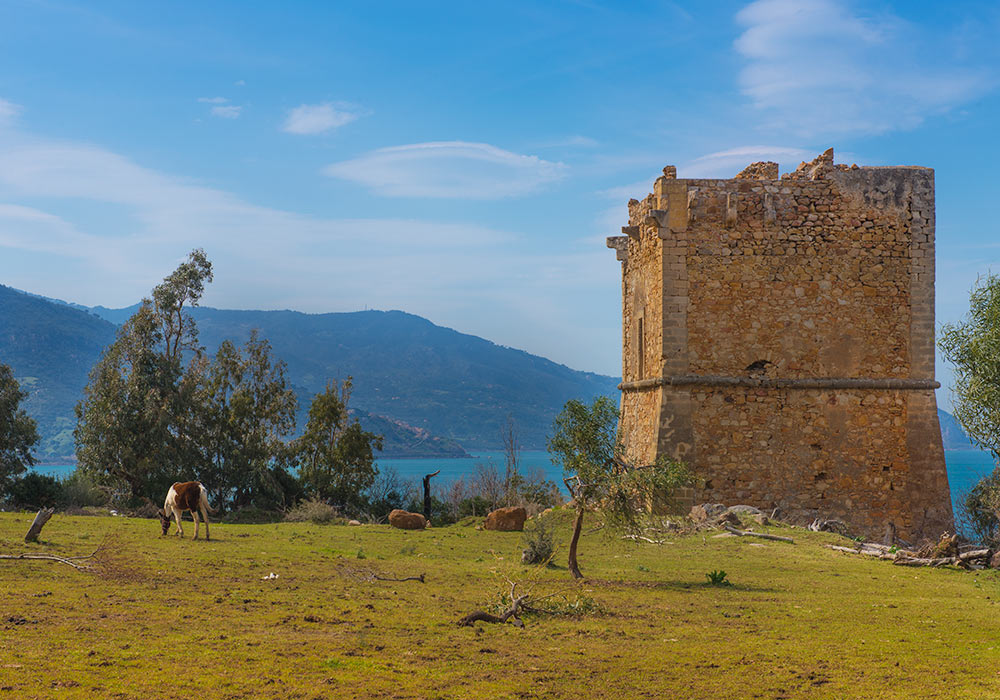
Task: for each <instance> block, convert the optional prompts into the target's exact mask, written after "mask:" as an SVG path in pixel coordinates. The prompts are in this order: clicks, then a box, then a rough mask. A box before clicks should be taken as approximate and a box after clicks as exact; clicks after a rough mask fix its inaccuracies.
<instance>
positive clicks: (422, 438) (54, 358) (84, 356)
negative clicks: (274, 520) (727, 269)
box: [0, 287, 617, 462]
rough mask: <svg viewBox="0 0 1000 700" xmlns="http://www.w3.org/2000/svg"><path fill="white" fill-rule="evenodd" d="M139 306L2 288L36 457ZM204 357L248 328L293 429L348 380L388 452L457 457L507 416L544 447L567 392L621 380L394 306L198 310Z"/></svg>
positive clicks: (589, 392) (2, 320)
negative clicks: (336, 382) (332, 386)
mask: <svg viewBox="0 0 1000 700" xmlns="http://www.w3.org/2000/svg"><path fill="white" fill-rule="evenodd" d="M134 310H135V307H130V308H127V309H106V308H103V307H96V308H94V309H92V310H90V312H87V311H84V310H81V309H80V308H79V307H77V306H76V305H73V304H70V303H67V302H62V301H58V300H50V299H45V298H43V297H38V296H34V295H30V294H25V293H21V292H19V291H17V290H14V289H11V288H8V287H0V362H6V363H8V364H10V365H11V366H12V367H13V368H14V373H15V376H17V377H18V378H19V380H21V381H22V382H23V383H24V385H25V388H26V389H27V390H28V391H29V392H30V393H31V398H30V399H29V402H28V410H29V412H30V413H31V414H32V415H33V416H34V417H35V418H36V420H38V421H39V426H40V431H41V433H42V435H43V443H42V445H41V449H40V450H39V456H40V457H41V458H42V459H43V460H45V461H48V462H60V461H66V460H68V459H70V458H71V457H72V453H73V440H72V430H73V425H74V415H73V406H74V405H75V404H76V402H77V401H78V400H79V398H80V396H81V391H82V389H83V387H84V386H85V385H86V382H87V375H88V373H89V371H90V368H91V367H92V366H93V365H94V363H95V362H97V360H98V358H99V357H100V354H101V351H102V350H103V348H104V347H106V346H107V344H109V343H111V342H112V341H113V339H114V332H115V326H116V325H117V324H119V323H121V322H122V321H124V320H125V319H127V318H128V317H129V316H130V315H131V314H132V313H133V312H134ZM194 315H195V317H196V319H197V321H198V327H199V329H200V331H201V341H202V343H204V344H205V345H206V347H207V348H208V350H209V351H210V352H214V350H215V349H216V348H217V347H218V346H219V344H220V343H221V342H222V340H224V339H227V338H228V339H231V340H233V341H235V342H238V343H241V342H243V341H244V340H245V339H246V338H247V337H248V336H249V334H250V330H251V329H253V328H259V329H260V331H261V335H262V336H263V337H265V338H267V339H268V340H270V342H271V344H272V346H273V348H274V351H275V354H276V355H277V356H278V357H280V358H282V359H283V360H285V362H286V363H287V364H288V377H289V381H290V383H291V384H292V385H293V387H295V389H296V393H297V394H298V396H299V401H300V412H299V413H300V415H299V419H300V420H299V423H300V427H301V426H302V425H304V420H305V412H306V410H307V409H308V405H309V401H310V400H311V398H312V395H313V394H315V393H317V392H319V391H322V390H323V388H324V387H325V385H326V383H327V381H329V380H331V379H334V378H336V379H344V378H346V377H347V376H349V375H350V376H353V377H354V393H353V396H352V400H351V405H352V406H353V407H354V409H355V411H356V415H357V416H358V417H359V419H360V420H361V423H362V425H364V426H365V428H366V429H368V430H371V431H373V432H377V433H380V434H383V435H385V438H386V450H385V452H384V453H383V454H385V455H386V456H427V457H430V456H437V457H441V456H462V455H464V454H465V452H464V449H471V448H496V447H499V445H500V428H501V425H502V424H503V423H504V422H505V421H506V418H507V415H508V414H510V415H511V416H513V418H514V420H515V421H516V422H517V425H518V429H519V431H520V439H521V442H522V445H523V447H524V448H526V449H531V448H542V447H544V445H545V439H546V436H547V434H548V431H549V429H550V427H551V424H552V419H553V417H554V416H555V413H556V412H557V411H558V410H559V409H560V408H561V407H562V405H563V403H565V401H566V400H567V399H569V398H581V399H586V400H589V399H591V398H593V397H594V396H597V395H600V394H608V395H612V396H614V395H616V394H617V389H616V384H617V379H615V378H613V377H604V376H601V375H597V374H590V373H586V372H578V371H575V370H572V369H570V368H568V367H565V366H563V365H559V364H557V363H554V362H551V361H549V360H546V359H545V358H541V357H537V356H535V355H531V354H529V353H526V352H523V351H521V350H515V349H512V348H506V347H503V346H499V345H496V344H494V343H491V342H489V341H487V340H483V339H482V338H477V337H475V336H471V335H466V334H463V333H458V332H456V331H453V330H451V329H448V328H442V327H440V326H436V325H434V324H433V323H431V322H430V321H427V320H426V319H423V318H420V317H419V316H414V315H412V314H407V313H403V312H400V311H390V312H382V311H366V312H356V313H341V314H303V313H298V312H294V311H225V310H219V309H210V308H197V309H194Z"/></svg>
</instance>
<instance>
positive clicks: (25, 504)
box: [7, 472, 62, 509]
mask: <svg viewBox="0 0 1000 700" xmlns="http://www.w3.org/2000/svg"><path fill="white" fill-rule="evenodd" d="M7 498H8V500H9V501H10V502H11V504H12V505H14V506H15V507H18V508H31V509H35V508H51V507H54V506H57V505H59V504H60V502H61V500H62V485H61V484H60V483H59V480H58V479H56V478H55V477H54V476H48V475H46V474H39V473H38V472H28V473H27V474H25V475H24V476H22V477H21V478H20V479H15V480H14V482H13V483H12V484H11V485H10V488H9V489H8V490H7Z"/></svg>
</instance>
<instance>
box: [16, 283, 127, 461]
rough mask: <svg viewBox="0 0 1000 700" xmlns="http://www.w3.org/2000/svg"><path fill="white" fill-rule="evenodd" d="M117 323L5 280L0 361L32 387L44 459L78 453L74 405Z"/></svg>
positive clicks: (29, 404) (31, 407)
mask: <svg viewBox="0 0 1000 700" xmlns="http://www.w3.org/2000/svg"><path fill="white" fill-rule="evenodd" d="M114 339H115V326H114V325H113V324H111V323H108V322H107V321H105V320H104V319H101V318H98V317H97V316H94V315H93V314H89V313H87V312H85V311H81V310H79V309H76V308H73V307H71V306H69V305H66V304H58V303H53V302H51V301H48V300H46V299H43V298H42V297H37V296H33V295H29V294H24V293H22V292H19V291H17V290H14V289H11V288H10V287H4V286H2V285H0V362H3V363H5V364H8V365H10V366H11V368H12V369H13V370H14V376H15V377H17V380H18V381H19V382H20V383H21V387H22V388H23V389H25V390H26V391H27V392H28V393H29V398H28V400H27V402H26V406H25V407H26V409H27V411H28V413H29V414H31V416H32V417H33V418H34V419H35V420H36V421H37V422H38V430H39V433H40V434H41V436H42V443H41V445H40V447H39V449H38V451H37V455H38V457H39V458H40V459H42V460H44V461H49V462H60V461H65V460H67V459H70V458H71V457H72V455H73V428H74V427H75V426H76V418H75V416H74V414H73V407H74V406H75V405H76V403H77V401H79V400H80V397H81V396H82V393H83V387H84V386H86V385H87V375H88V373H89V372H90V368H91V367H93V366H94V363H95V362H97V359H98V358H99V357H100V356H101V352H102V351H103V350H104V348H105V347H107V346H108V345H109V344H110V343H111V342H113V341H114Z"/></svg>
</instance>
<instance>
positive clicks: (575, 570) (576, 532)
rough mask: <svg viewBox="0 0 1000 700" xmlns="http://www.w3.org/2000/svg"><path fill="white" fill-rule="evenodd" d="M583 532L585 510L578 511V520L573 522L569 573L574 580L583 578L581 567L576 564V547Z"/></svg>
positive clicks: (578, 509) (579, 509)
mask: <svg viewBox="0 0 1000 700" xmlns="http://www.w3.org/2000/svg"><path fill="white" fill-rule="evenodd" d="M581 530H583V509H582V508H577V509H576V520H575V521H573V539H571V540H570V541H569V573H570V575H572V576H573V578H583V574H581V573H580V565H579V564H577V563H576V545H577V543H578V542H579V541H580V531H581Z"/></svg>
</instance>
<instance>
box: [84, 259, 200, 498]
mask: <svg viewBox="0 0 1000 700" xmlns="http://www.w3.org/2000/svg"><path fill="white" fill-rule="evenodd" d="M211 281H212V265H211V263H210V262H209V261H208V259H207V258H206V257H205V253H204V251H202V250H200V249H199V250H194V251H192V252H191V254H190V255H189V256H188V260H187V261H186V262H184V263H182V264H181V265H180V266H178V268H177V269H176V270H174V272H172V273H171V274H170V275H168V276H167V277H166V278H164V280H163V282H162V283H161V284H159V285H157V286H156V287H155V288H154V289H153V290H152V294H151V295H150V298H146V299H143V300H142V303H141V304H140V306H139V309H138V310H137V311H136V312H135V314H133V315H132V317H131V318H129V319H128V320H127V321H126V322H125V323H123V324H122V326H121V327H120V328H119V329H118V332H117V335H116V338H115V341H114V343H112V344H111V345H110V346H109V347H108V348H107V349H106V350H105V351H104V354H103V355H102V356H101V359H100V360H99V361H98V362H97V364H96V365H95V366H94V368H93V369H92V370H91V372H90V377H89V380H88V383H87V386H86V387H85V388H84V396H83V399H82V400H81V401H80V403H78V404H77V406H76V415H77V427H76V430H75V431H74V438H75V441H76V454H77V461H78V463H79V466H80V468H81V470H82V471H84V472H85V473H87V474H90V475H91V476H93V477H94V478H95V479H97V480H98V481H101V482H104V483H108V482H111V483H118V484H124V485H125V486H126V487H127V489H128V493H129V495H130V496H131V497H132V498H138V497H143V496H146V497H149V496H153V495H155V494H156V493H157V492H158V491H160V490H163V487H164V484H169V483H170V481H171V480H173V479H175V478H179V477H181V476H190V474H191V469H190V467H189V466H188V464H189V461H190V458H191V456H192V445H191V443H190V440H189V439H188V437H187V436H186V434H185V432H184V426H185V425H186V424H187V423H188V422H189V421H188V420H187V414H188V413H189V412H190V411H191V410H192V409H193V406H192V401H193V399H194V394H195V392H194V387H195V382H194V381H193V373H187V372H185V367H184V363H185V361H186V360H187V361H188V362H189V363H190V364H191V366H196V365H197V363H198V362H199V357H200V354H201V352H202V349H201V347H200V346H199V345H198V332H197V327H196V326H195V322H194V319H193V318H191V316H190V314H189V313H187V312H186V310H185V309H186V307H191V306H197V304H198V301H199V300H200V299H201V296H202V294H203V293H204V289H205V283H206V282H211ZM185 353H187V357H185Z"/></svg>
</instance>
